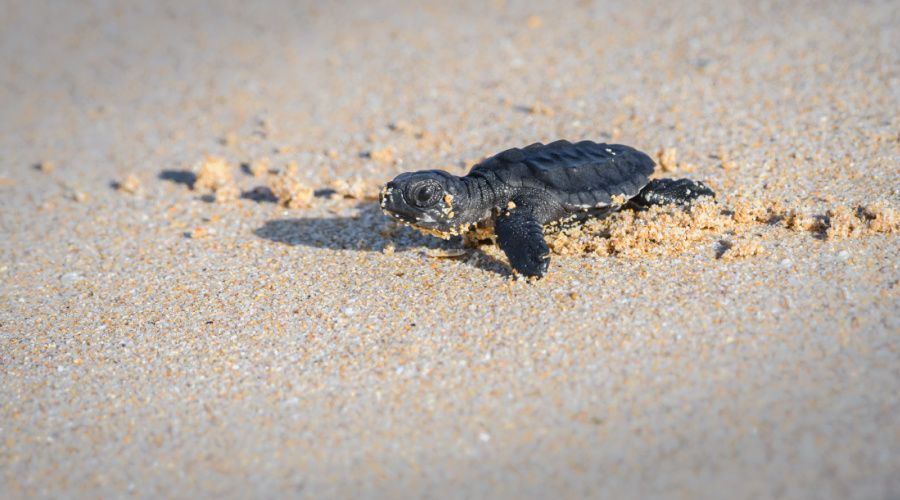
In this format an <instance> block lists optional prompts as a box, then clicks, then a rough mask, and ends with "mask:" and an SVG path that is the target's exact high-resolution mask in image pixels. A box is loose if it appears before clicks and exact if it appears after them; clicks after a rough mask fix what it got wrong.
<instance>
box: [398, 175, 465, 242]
mask: <svg viewBox="0 0 900 500" xmlns="http://www.w3.org/2000/svg"><path fill="white" fill-rule="evenodd" d="M466 196H467V192H466V189H465V186H464V185H463V184H462V182H461V181H460V179H459V178H458V177H456V176H454V175H452V174H450V173H448V172H444V171H443V170H422V171H420V172H407V173H404V174H400V175H398V176H397V177H396V178H395V179H394V180H392V181H391V182H388V183H387V184H385V186H384V187H383V188H382V189H381V209H382V210H384V213H386V214H388V215H390V216H391V217H393V218H394V219H396V220H398V221H400V222H405V223H407V224H411V225H413V226H417V227H421V228H425V229H433V230H435V231H439V232H450V233H453V232H455V231H457V230H459V227H460V224H463V223H464V222H468V221H464V220H463V218H462V216H463V213H464V212H463V208H464V207H465V202H466Z"/></svg>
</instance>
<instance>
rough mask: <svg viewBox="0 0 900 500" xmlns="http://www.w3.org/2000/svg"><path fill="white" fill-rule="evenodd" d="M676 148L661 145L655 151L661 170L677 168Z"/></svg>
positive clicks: (670, 170)
mask: <svg viewBox="0 0 900 500" xmlns="http://www.w3.org/2000/svg"><path fill="white" fill-rule="evenodd" d="M677 158H678V148H667V147H661V148H660V149H659V152H657V153H656V159H657V162H658V163H659V168H660V169H662V171H663V172H674V171H675V170H677V169H678V160H677Z"/></svg>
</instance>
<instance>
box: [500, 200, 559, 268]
mask: <svg viewBox="0 0 900 500" xmlns="http://www.w3.org/2000/svg"><path fill="white" fill-rule="evenodd" d="M494 231H495V232H496V234H497V245H499V246H500V249H501V250H503V252H504V253H505V254H506V258H507V259H509V265H510V266H512V268H513V269H515V270H516V271H518V272H520V273H522V274H524V275H525V276H536V277H538V278H540V277H541V276H543V275H544V273H546V272H547V268H548V267H549V266H550V247H548V246H547V241H546V240H545V239H544V230H543V227H542V226H541V224H540V222H538V220H537V218H536V217H535V216H534V214H532V213H530V212H528V211H527V210H517V209H510V210H507V211H505V212H503V213H501V214H500V215H499V216H498V217H497V222H496V225H495V227H494Z"/></svg>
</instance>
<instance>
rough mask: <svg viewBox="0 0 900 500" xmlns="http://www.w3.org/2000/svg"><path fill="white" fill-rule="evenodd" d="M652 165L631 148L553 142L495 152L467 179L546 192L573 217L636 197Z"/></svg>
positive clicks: (593, 143) (646, 180)
mask: <svg viewBox="0 0 900 500" xmlns="http://www.w3.org/2000/svg"><path fill="white" fill-rule="evenodd" d="M655 166H656V165H655V163H654V162H653V160H652V159H651V158H650V157H649V156H647V155H646V154H644V153H642V152H640V151H638V150H636V149H634V148H632V147H629V146H624V145H621V144H598V143H596V142H593V141H581V142H578V143H575V144H572V143H571V142H569V141H556V142H551V143H550V144H546V145H545V144H541V143H535V144H532V145H530V146H527V147H524V148H521V149H520V148H513V149H508V150H506V151H503V152H502V153H498V154H496V155H494V156H492V157H490V158H488V159H487V160H484V161H483V162H481V163H479V164H477V165H475V166H474V167H472V170H471V171H470V172H469V176H471V177H479V176H481V177H491V176H495V177H496V178H497V179H499V180H500V181H502V182H503V183H505V184H506V185H508V186H509V187H510V188H512V189H514V190H518V189H536V190H541V191H544V192H545V193H547V194H550V195H551V196H553V198H554V199H556V201H558V202H559V203H560V204H561V205H562V206H563V208H565V209H566V210H568V211H572V212H574V211H576V210H583V209H587V208H591V207H606V206H611V205H618V203H617V202H616V200H613V196H617V197H618V196H622V197H623V198H624V199H625V200H628V199H630V198H632V197H634V196H637V194H638V193H639V192H640V191H641V189H642V188H643V187H644V186H646V185H647V183H649V182H650V175H651V174H652V173H653V169H654V167H655Z"/></svg>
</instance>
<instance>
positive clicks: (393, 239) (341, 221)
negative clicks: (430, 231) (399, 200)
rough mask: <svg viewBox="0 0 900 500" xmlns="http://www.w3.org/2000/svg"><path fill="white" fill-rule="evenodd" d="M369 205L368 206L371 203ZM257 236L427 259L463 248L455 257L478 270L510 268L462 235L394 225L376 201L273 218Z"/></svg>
mask: <svg viewBox="0 0 900 500" xmlns="http://www.w3.org/2000/svg"><path fill="white" fill-rule="evenodd" d="M370 205H371V206H370ZM253 234H255V235H256V236H258V237H260V238H263V239H266V240H269V241H272V242H275V243H281V244H285V245H291V246H293V245H303V246H308V247H315V248H328V249H331V250H356V251H365V252H379V253H382V252H384V251H385V249H386V248H388V247H389V246H390V245H391V244H392V243H393V245H394V252H398V253H399V252H408V251H414V250H418V251H419V252H420V255H421V256H422V257H425V258H427V257H428V255H429V250H434V251H436V252H438V253H439V252H440V251H441V250H459V249H463V250H464V251H465V254H463V255H462V256H460V257H458V258H459V259H460V260H463V261H466V262H467V263H468V264H469V265H472V266H474V267H476V268H478V269H482V270H485V271H491V272H495V273H498V274H501V275H504V276H507V275H511V274H512V273H511V271H510V270H509V267H508V266H507V265H506V264H505V263H504V262H502V261H501V260H499V259H497V258H496V257H493V256H491V255H489V254H487V253H485V252H483V251H482V250H480V249H479V248H477V247H475V248H471V247H469V248H463V242H462V238H461V237H453V238H451V239H449V240H442V239H440V238H437V237H434V236H426V235H423V234H422V233H420V232H419V231H418V230H416V229H413V228H411V227H408V226H399V227H398V226H397V225H396V224H395V223H394V222H393V221H391V220H389V219H387V218H386V217H385V215H384V214H382V213H381V210H380V209H378V205H377V203H372V204H365V205H363V206H362V207H361V208H360V211H359V213H358V215H356V216H352V217H303V218H291V219H273V220H270V221H266V223H265V225H264V226H262V227H258V228H256V229H254V230H253Z"/></svg>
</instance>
